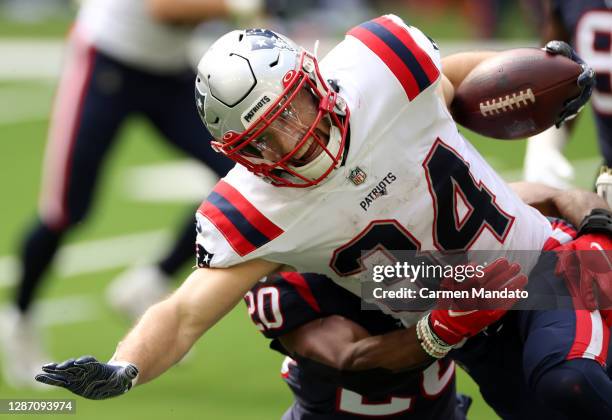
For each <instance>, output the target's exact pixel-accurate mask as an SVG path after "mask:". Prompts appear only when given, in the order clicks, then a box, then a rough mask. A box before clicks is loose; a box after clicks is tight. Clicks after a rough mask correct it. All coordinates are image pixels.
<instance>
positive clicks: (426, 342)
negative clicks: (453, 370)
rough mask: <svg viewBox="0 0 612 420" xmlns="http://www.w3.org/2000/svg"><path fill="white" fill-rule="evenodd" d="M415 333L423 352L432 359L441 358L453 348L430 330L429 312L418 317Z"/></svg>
mask: <svg viewBox="0 0 612 420" xmlns="http://www.w3.org/2000/svg"><path fill="white" fill-rule="evenodd" d="M416 333H417V338H418V339H419V342H420V343H421V347H423V350H424V351H425V353H427V354H428V355H430V356H431V357H433V358H434V359H442V358H443V357H445V356H446V355H447V354H448V352H449V351H451V350H452V348H453V346H451V345H449V344H446V343H445V342H444V341H443V340H441V339H440V337H438V336H437V335H436V333H435V332H433V331H432V330H431V327H430V325H429V314H427V315H426V316H424V317H422V318H421V319H419V322H417V325H416Z"/></svg>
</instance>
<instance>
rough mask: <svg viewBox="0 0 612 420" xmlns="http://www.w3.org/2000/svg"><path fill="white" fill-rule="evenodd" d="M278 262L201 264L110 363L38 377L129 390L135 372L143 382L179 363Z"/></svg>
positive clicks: (101, 392)
mask: <svg viewBox="0 0 612 420" xmlns="http://www.w3.org/2000/svg"><path fill="white" fill-rule="evenodd" d="M278 268H279V264H278V263H272V262H269V261H265V260H261V259H255V260H252V261H248V262H245V263H241V264H238V265H235V266H232V267H229V268H215V269H210V268H200V269H197V270H196V271H194V272H193V273H192V274H191V275H190V276H189V277H188V278H187V280H186V281H185V282H184V283H183V284H182V285H181V286H180V287H179V288H178V289H177V290H176V291H175V292H174V293H173V294H172V295H171V296H170V297H169V298H167V299H166V300H163V301H161V302H159V303H158V304H156V305H153V306H152V307H151V308H149V309H148V310H147V312H146V313H145V314H144V315H143V317H142V318H141V319H140V321H139V322H138V324H137V325H136V326H135V327H134V329H133V330H132V331H131V332H130V333H129V334H128V335H127V336H126V337H125V338H124V339H123V341H121V342H120V343H119V345H118V347H117V350H116V352H115V355H114V356H113V358H112V360H111V362H109V363H108V364H105V363H100V362H98V361H97V360H95V359H94V358H92V357H85V358H81V359H78V360H76V361H75V360H74V359H70V360H68V361H66V362H64V363H62V364H59V365H58V364H56V363H51V364H48V365H45V366H44V367H43V371H44V372H45V373H44V374H40V375H37V377H36V379H37V380H38V381H40V382H43V383H47V384H50V385H57V386H61V387H64V388H67V389H69V390H70V391H72V392H74V393H76V394H78V395H81V396H83V397H86V398H90V399H103V398H109V397H113V396H117V395H120V394H122V393H124V392H126V391H128V390H129V389H130V388H131V386H132V384H133V383H134V379H135V377H136V375H138V376H137V381H138V383H144V382H147V381H150V380H151V379H154V378H155V377H157V376H159V375H160V374H162V373H163V372H165V371H166V370H168V369H169V368H170V367H171V366H173V365H174V364H175V363H177V362H178V361H179V360H181V358H182V357H183V356H184V355H185V354H186V353H187V351H188V350H189V349H190V348H191V347H192V346H193V344H194V343H195V342H196V340H197V339H198V338H199V337H200V336H201V335H202V334H204V332H206V331H207V330H208V329H209V328H210V327H212V326H213V325H215V323H217V322H218V321H219V320H220V319H221V318H222V317H223V316H224V315H225V314H226V313H227V312H229V311H230V310H231V309H232V308H233V307H234V306H235V305H236V304H237V303H238V302H239V301H240V300H241V299H242V297H243V296H244V294H245V293H246V292H247V291H248V290H249V289H250V288H251V287H252V286H253V285H254V284H255V283H256V282H257V281H258V280H259V279H260V278H262V277H264V276H266V275H268V274H270V273H272V272H273V271H275V270H277V269H278Z"/></svg>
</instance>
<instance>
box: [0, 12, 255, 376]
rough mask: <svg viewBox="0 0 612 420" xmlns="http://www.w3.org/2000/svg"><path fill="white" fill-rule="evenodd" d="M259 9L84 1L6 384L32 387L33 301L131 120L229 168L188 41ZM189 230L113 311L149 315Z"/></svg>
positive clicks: (7, 327)
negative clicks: (218, 148) (202, 99)
mask: <svg viewBox="0 0 612 420" xmlns="http://www.w3.org/2000/svg"><path fill="white" fill-rule="evenodd" d="M260 8H261V2H260V1H259V0H213V1H200V0H197V1H194V0H90V1H86V2H84V3H83V5H82V7H81V9H80V11H79V13H78V17H77V19H76V22H75V25H74V27H73V29H72V31H71V33H70V38H69V42H68V49H67V56H66V59H65V64H64V69H63V74H62V77H61V80H60V83H59V87H58V91H57V94H56V98H55V103H54V109H53V115H52V120H51V125H50V128H49V137H48V143H47V149H46V155H45V162H44V171H43V187H42V193H41V201H40V208H39V214H38V218H37V220H36V222H35V223H34V225H33V226H32V228H31V229H30V230H29V232H28V233H27V235H26V236H25V237H24V243H23V246H22V249H21V257H20V258H21V277H20V279H19V283H18V284H19V285H18V290H17V294H16V296H15V301H14V303H15V305H14V308H13V309H12V310H10V312H9V313H7V314H5V315H3V317H2V323H1V325H0V326H1V327H2V328H0V334H1V335H0V344H1V347H2V348H1V349H2V350H3V354H4V360H3V363H2V371H3V373H4V375H5V377H6V380H7V382H8V383H9V384H13V385H15V386H21V385H27V384H35V383H34V382H32V380H31V377H30V376H31V374H30V373H31V372H34V371H36V369H37V366H38V365H39V363H40V361H41V360H45V359H46V357H44V356H43V354H42V350H41V346H40V343H39V342H38V339H37V334H36V332H35V329H34V326H33V324H32V319H30V318H31V316H30V309H31V304H32V300H33V299H34V295H35V292H36V290H37V289H38V287H39V285H40V281H41V280H42V278H43V276H44V274H45V272H46V270H47V269H48V267H49V265H50V264H51V262H52V260H53V257H54V255H55V254H56V252H57V249H58V247H59V246H60V244H61V242H62V240H63V239H64V238H65V235H66V234H67V233H68V232H69V231H70V229H71V228H72V227H75V226H77V225H78V224H79V223H81V222H82V221H83V220H85V218H86V216H87V214H88V211H89V209H90V206H91V204H92V200H93V195H94V190H95V188H96V186H97V181H98V177H99V175H100V171H101V170H102V168H103V165H104V160H105V158H106V156H107V154H108V152H109V151H110V150H111V148H112V146H113V143H114V141H115V140H116V139H117V135H116V134H117V132H118V130H119V129H120V127H121V126H122V123H123V122H124V121H125V120H126V119H127V117H129V116H131V115H136V114H138V115H143V116H144V117H146V118H147V119H148V120H149V121H150V122H151V123H152V124H153V126H154V127H155V128H156V129H157V130H158V131H159V132H160V133H161V134H162V136H163V137H164V138H165V139H166V140H167V141H169V142H170V143H172V144H173V145H174V146H175V147H177V148H178V149H180V150H182V151H183V152H185V153H186V154H187V155H189V156H191V157H193V158H195V159H197V160H199V161H200V162H202V163H204V164H206V165H207V166H209V167H210V168H211V169H212V170H213V171H214V173H215V174H217V176H223V175H225V173H226V172H227V171H228V170H229V169H230V168H231V166H232V164H231V162H230V161H228V160H227V159H222V158H220V156H219V155H218V154H216V153H215V152H214V151H213V150H212V149H211V148H210V145H209V144H207V143H208V140H209V139H210V137H209V136H208V133H206V132H203V131H202V129H201V122H200V121H199V117H198V115H197V111H196V109H195V107H194V105H193V77H194V73H195V72H194V70H193V69H192V67H191V65H190V62H189V57H188V54H187V48H188V41H189V37H190V35H191V32H192V26H193V25H195V24H196V23H198V22H200V21H202V20H203V19H208V18H215V17H223V16H229V15H232V14H240V15H247V14H253V13H257V12H259V10H260ZM193 223H194V221H193V216H192V215H191V214H190V217H189V218H188V220H187V223H186V225H185V227H184V228H183V230H182V232H181V233H180V235H179V238H178V240H177V242H176V244H175V246H174V248H173V249H172V250H171V251H170V252H169V255H167V256H166V257H165V258H164V259H163V260H162V261H160V262H159V263H158V265H157V266H155V267H153V268H150V269H148V271H147V272H146V273H141V275H144V276H145V277H146V278H145V280H146V281H147V284H145V285H144V286H145V287H144V288H143V287H138V286H141V285H139V284H137V285H136V286H134V285H133V284H131V282H125V281H124V282H120V283H119V284H116V285H115V287H114V288H113V290H111V298H112V299H113V303H114V304H115V306H118V307H121V308H126V310H131V309H133V308H134V307H136V308H137V309H136V310H144V308H146V306H148V305H149V304H150V303H151V301H156V300H157V299H159V298H161V297H162V296H163V295H164V294H165V293H166V291H167V290H168V285H167V284H165V279H166V278H169V277H170V276H171V275H172V274H174V273H175V272H176V271H177V270H178V269H179V268H180V267H181V265H182V264H183V263H185V262H186V261H187V260H189V259H190V258H191V256H192V254H193ZM126 283H130V286H131V288H130V287H126V286H127V284H126ZM140 301H144V302H145V303H144V304H140V305H139V302H140ZM29 372H30V373H29Z"/></svg>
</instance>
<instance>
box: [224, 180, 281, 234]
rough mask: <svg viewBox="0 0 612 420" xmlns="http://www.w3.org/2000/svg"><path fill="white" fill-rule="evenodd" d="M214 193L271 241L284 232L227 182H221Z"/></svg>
mask: <svg viewBox="0 0 612 420" xmlns="http://www.w3.org/2000/svg"><path fill="white" fill-rule="evenodd" d="M213 191H214V192H216V193H217V194H219V195H221V196H222V197H224V198H225V199H226V200H227V201H229V202H230V203H231V204H232V205H233V206H234V207H235V208H236V209H237V210H238V211H239V212H240V213H241V214H242V215H243V216H244V217H245V218H246V219H247V220H248V221H249V223H251V224H252V225H253V226H255V228H256V229H257V230H258V231H259V232H261V233H262V234H263V235H264V236H265V237H266V238H268V240H270V241H271V240H272V239H274V238H276V237H277V236H279V235H281V234H282V233H283V232H284V231H283V230H282V229H281V228H280V227H278V226H276V225H275V224H274V223H272V222H271V221H270V219H268V218H267V217H266V216H264V215H263V214H262V213H261V212H260V211H259V210H257V208H255V206H253V205H252V204H251V203H250V202H249V201H248V200H247V199H246V198H245V197H244V196H243V195H242V194H240V192H239V191H238V190H237V189H235V188H234V187H232V186H231V185H230V184H228V183H227V182H224V181H219V182H218V183H217V186H216V187H215V189H214V190H213Z"/></svg>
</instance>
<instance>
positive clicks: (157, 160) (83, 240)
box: [0, 82, 597, 419]
mask: <svg viewBox="0 0 612 420" xmlns="http://www.w3.org/2000/svg"><path fill="white" fill-rule="evenodd" d="M52 95H53V85H52V84H49V83H38V82H36V83H35V82H28V83H26V82H22V83H2V84H0V101H1V102H0V121H2V122H0V133H1V135H0V159H1V166H0V167H1V168H2V177H0V190H1V191H2V197H3V199H2V207H1V212H2V213H1V216H2V217H1V220H2V235H1V236H0V262H1V263H0V268H2V270H1V271H0V296H2V299H3V300H4V301H6V299H8V297H9V296H10V290H11V288H10V287H9V283H10V280H11V279H10V278H7V277H10V274H11V270H8V269H7V267H8V266H10V265H11V264H9V263H8V262H9V261H11V258H10V256H12V255H14V254H15V252H16V245H17V244H18V242H19V238H20V234H21V233H22V231H23V230H24V228H25V227H26V226H27V224H28V223H29V222H30V220H31V219H32V218H33V216H34V209H35V206H36V202H37V193H38V186H39V179H40V163H41V160H42V156H43V151H44V143H45V133H46V128H47V119H46V118H45V117H42V118H41V117H36V116H29V117H28V115H31V114H32V113H30V114H28V112H29V111H32V107H40V108H41V110H42V111H44V109H45V107H46V108H48V107H50V103H51V99H52ZM20 112H21V114H23V115H25V116H24V117H23V118H21V119H20V118H19V117H18V115H19V114H20ZM585 114H588V112H586V113H585ZM590 118H591V117H590V115H584V116H583V118H582V119H581V121H580V122H579V125H578V127H577V130H576V135H575V136H574V138H573V141H572V143H571V144H570V146H569V150H568V154H569V156H571V158H572V160H573V161H575V162H576V163H577V166H578V168H577V169H578V170H577V177H578V181H579V183H580V184H581V185H583V186H588V185H589V183H590V182H591V180H592V178H593V176H594V170H595V166H596V162H597V158H596V156H597V155H596V145H595V140H594V139H595V136H594V131H593V125H592V123H591V120H590ZM468 136H469V137H470V138H472V139H473V140H474V143H475V144H476V145H477V146H478V147H479V149H481V150H482V152H483V153H484V154H485V156H486V157H487V158H489V160H490V161H491V162H492V163H493V164H494V165H495V166H496V168H497V169H499V170H500V171H502V172H503V173H505V174H509V176H510V177H516V175H517V174H518V173H520V172H517V171H518V170H519V168H520V164H521V158H522V152H523V148H524V142H520V141H518V142H502V141H496V140H488V139H477V138H475V137H474V136H472V135H470V133H468ZM181 159H182V156H180V155H179V154H177V153H176V152H175V151H174V150H172V149H171V148H169V147H168V146H167V145H166V144H165V143H163V142H162V141H161V139H160V138H158V136H157V134H156V133H155V132H154V131H153V130H152V129H151V128H150V127H149V126H148V123H147V122H146V121H143V120H139V119H133V120H131V121H129V122H128V123H127V124H126V126H125V127H124V129H123V130H122V132H121V134H120V141H118V142H117V146H116V148H115V149H114V150H113V151H112V153H111V155H110V156H109V159H108V163H107V167H106V171H105V172H104V177H103V180H102V181H103V182H102V184H101V186H100V191H99V194H98V195H97V198H96V205H95V207H94V210H93V212H92V217H91V218H90V219H89V220H88V221H87V223H86V224H84V225H83V226H81V227H80V228H79V229H78V230H76V231H75V232H74V234H73V235H71V236H70V238H69V240H68V243H69V244H71V245H76V246H77V247H78V246H79V245H87V244H99V243H101V240H109V241H111V244H115V243H121V246H122V247H127V250H128V254H129V256H130V257H129V258H128V260H132V259H133V261H134V262H136V261H138V260H140V259H141V258H142V257H145V258H146V257H149V258H150V255H146V254H147V252H146V249H148V248H146V247H145V250H143V251H139V249H140V248H141V243H142V237H145V238H147V237H149V236H147V235H148V234H151V235H152V236H150V237H152V238H159V241H160V243H159V244H153V245H155V246H154V247H152V248H151V249H155V248H163V246H164V245H165V244H167V243H168V240H167V238H170V237H171V233H172V227H173V226H175V225H176V224H177V223H178V222H179V221H180V220H182V217H183V216H184V215H185V214H186V212H187V211H190V210H189V208H190V207H192V205H190V204H189V203H184V202H142V201H137V200H136V199H134V197H131V196H130V194H129V193H128V192H126V188H125V184H126V182H128V181H129V175H130V174H131V173H133V172H132V171H131V168H133V167H137V166H142V165H158V164H163V163H168V162H171V161H179V160H181ZM194 204H195V203H194ZM130 234H134V235H130ZM127 235H129V236H127ZM164 238H166V240H164ZM113 241H114V242H113ZM131 241H133V244H131ZM102 242H103V241H102ZM68 248H70V247H68ZM72 248H73V249H74V248H75V247H72ZM102 249H104V247H102ZM68 254H70V252H67V253H66V255H68ZM85 257H87V258H89V259H92V257H93V260H94V261H95V260H104V259H105V255H104V254H97V255H93V256H91V255H90V256H85ZM74 258H77V257H74ZM74 258H73V259H74ZM69 259H70V258H68V257H67V258H66V259H65V260H69ZM65 260H64V261H63V264H62V265H63V268H59V267H58V268H57V269H55V270H54V271H53V272H52V273H51V275H50V277H49V279H48V280H49V281H48V282H47V283H46V286H45V288H44V290H43V295H44V296H42V297H43V300H42V302H43V304H42V305H41V306H42V307H41V308H40V311H41V313H43V314H45V315H46V314H48V316H49V319H46V320H45V321H46V322H45V326H44V328H43V332H44V338H45V341H46V342H47V344H48V349H49V351H50V354H51V355H52V356H53V358H55V359H56V360H63V359H66V358H69V357H73V356H80V355H84V354H92V355H94V356H96V357H98V358H100V359H102V360H105V359H108V358H109V357H110V356H111V355H112V353H113V351H114V346H115V343H116V342H117V341H118V340H119V339H120V338H121V337H122V335H123V334H124V333H125V332H126V330H127V328H128V327H129V325H128V323H127V322H126V321H125V320H123V319H122V318H121V317H119V316H118V315H116V314H114V313H113V312H112V311H111V310H110V309H109V308H108V307H107V305H106V301H105V299H104V293H103V292H104V288H105V286H106V285H107V283H108V282H109V281H110V280H111V279H112V278H113V277H114V276H115V275H116V274H118V273H119V272H120V271H121V270H122V268H123V267H122V265H126V264H128V263H129V261H125V262H124V263H121V262H118V263H117V267H114V268H107V269H105V268H104V267H102V268H98V269H96V266H95V264H94V267H92V268H91V269H89V270H88V269H87V267H86V268H82V267H81V268H78V267H77V268H73V269H72V270H70V268H66V265H67V264H68V263H67V262H66V261H65ZM59 265H60V263H58V266H59ZM68 265H69V264H68ZM188 271H189V267H185V270H184V273H183V276H184V275H186V274H187V273H188ZM180 277H181V278H182V276H180ZM178 280H179V279H177V281H178ZM281 360H282V357H281V356H280V355H278V354H275V353H274V352H272V351H270V350H268V348H267V342H266V340H265V339H264V338H263V337H262V336H260V334H259V333H258V332H257V330H256V329H255V328H254V327H253V326H252V325H251V323H250V321H249V319H248V316H247V312H246V309H245V307H243V306H242V305H240V306H239V307H237V309H235V310H234V311H233V312H232V313H231V314H230V315H229V316H228V317H227V318H226V319H224V320H223V321H222V322H221V323H220V324H219V325H218V326H216V327H215V328H214V329H213V330H212V331H210V332H209V333H207V334H206V335H205V337H204V338H203V339H202V340H201V341H200V343H199V344H198V345H197V347H196V348H195V350H194V351H193V353H192V354H191V355H190V356H189V357H188V359H187V360H186V361H184V362H183V363H182V364H181V365H179V366H177V367H175V368H173V369H172V370H171V371H170V372H168V373H167V374H166V375H164V376H163V377H162V378H160V379H159V380H157V381H155V382H154V383H151V384H147V385H145V386H142V387H138V388H137V389H135V390H134V391H133V392H130V393H129V394H128V395H127V396H125V397H123V398H117V399H115V400H111V401H105V402H91V401H86V400H83V399H79V400H78V401H77V407H78V408H77V413H78V417H79V418H83V419H106V418H111V417H114V416H117V417H116V418H139V419H140V418H142V419H145V418H147V419H167V418H169V417H170V416H171V417H172V418H185V419H191V418H200V419H203V418H206V419H208V418H210V419H245V418H248V419H272V418H279V416H280V415H281V413H282V412H283V410H284V409H285V408H286V407H287V406H288V405H289V403H290V401H291V396H290V394H289V391H288V389H287V388H286V387H285V386H284V384H283V382H282V381H281V379H280V375H279V369H280V363H281ZM458 376H459V385H458V387H459V390H460V391H462V392H464V393H466V394H469V395H471V396H472V397H474V400H475V401H474V405H473V407H472V409H471V412H470V414H471V416H470V417H471V418H474V419H490V418H492V416H493V413H492V412H491V410H490V409H488V408H487V407H486V405H485V404H484V403H483V402H482V399H481V398H480V396H479V394H478V390H477V388H476V386H475V385H474V384H473V383H472V382H471V381H470V380H469V379H468V378H467V377H466V375H465V374H463V373H462V372H459V375H458ZM0 397H1V398H62V397H69V394H68V393H67V392H65V391H63V390H50V391H48V392H36V391H17V390H13V389H10V388H8V387H7V385H5V384H3V383H0Z"/></svg>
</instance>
